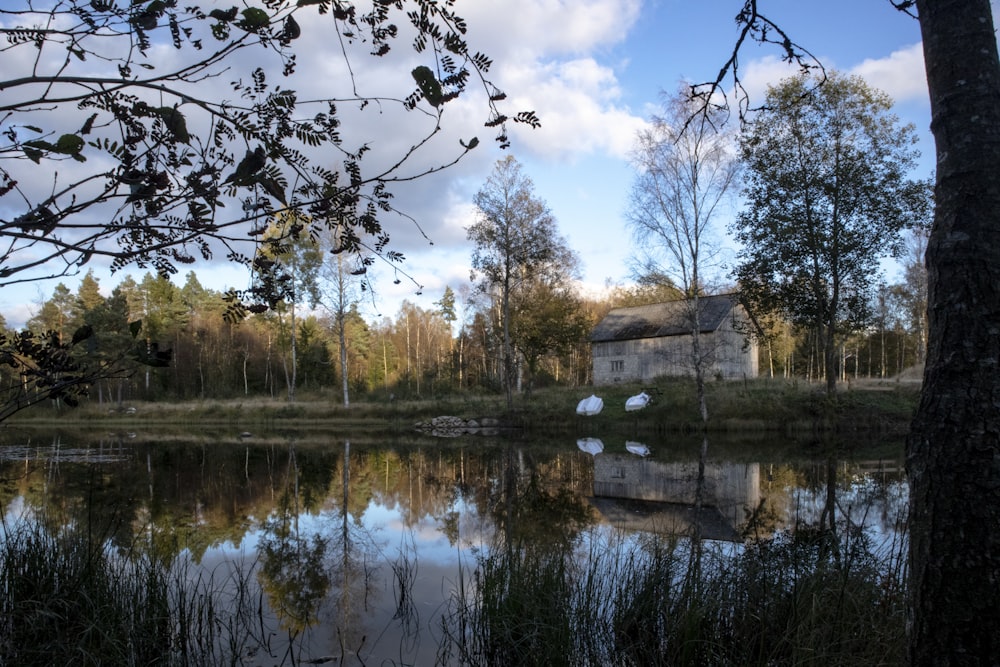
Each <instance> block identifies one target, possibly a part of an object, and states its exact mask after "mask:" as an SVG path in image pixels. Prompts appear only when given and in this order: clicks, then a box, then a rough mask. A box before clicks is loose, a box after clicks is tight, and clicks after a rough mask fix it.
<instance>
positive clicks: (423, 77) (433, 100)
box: [410, 65, 444, 107]
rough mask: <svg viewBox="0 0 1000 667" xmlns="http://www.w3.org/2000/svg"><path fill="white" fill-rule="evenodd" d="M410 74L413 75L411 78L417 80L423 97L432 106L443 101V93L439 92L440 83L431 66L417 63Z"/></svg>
mask: <svg viewBox="0 0 1000 667" xmlns="http://www.w3.org/2000/svg"><path fill="white" fill-rule="evenodd" d="M410 74H412V75H413V80H414V81H416V82H417V87H418V88H420V92H421V93H423V94H424V99H426V100H427V101H428V102H429V103H430V104H431V105H432V106H435V107H439V106H441V104H442V103H443V102H444V94H443V93H442V92H441V84H440V83H439V82H438V80H437V78H436V77H435V76H434V72H432V71H431V68H430V67H427V66H426V65H419V66H417V67H414V68H413V71H412V72H410Z"/></svg>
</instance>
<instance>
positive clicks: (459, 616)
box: [444, 529, 905, 666]
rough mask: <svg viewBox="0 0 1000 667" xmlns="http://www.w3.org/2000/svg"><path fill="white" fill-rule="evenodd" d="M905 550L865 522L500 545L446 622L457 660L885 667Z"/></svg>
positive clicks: (899, 639)
mask: <svg viewBox="0 0 1000 667" xmlns="http://www.w3.org/2000/svg"><path fill="white" fill-rule="evenodd" d="M903 552H904V550H903V549H902V548H900V546H899V544H896V543H894V544H892V545H890V546H889V547H888V548H879V549H876V548H875V546H874V545H873V544H872V542H871V540H870V538H869V537H868V536H867V535H866V534H865V533H864V531H862V530H860V529H857V530H851V531H850V532H849V533H848V534H846V535H844V536H843V537H841V536H838V535H837V534H836V533H832V532H829V531H815V530H809V529H802V530H800V531H798V532H796V533H794V534H781V535H778V536H775V537H770V538H767V539H757V540H753V541H750V542H748V543H747V544H745V545H740V546H734V545H727V546H726V547H722V546H718V545H715V546H712V545H708V544H706V543H703V542H698V541H693V540H690V539H686V538H676V537H673V538H668V537H655V536H650V535H647V536H644V537H642V538H634V537H633V538H626V537H625V536H623V535H621V534H615V535H608V536H606V537H603V538H598V539H594V540H593V541H592V542H591V544H590V545H589V546H588V547H586V548H584V549H582V550H581V549H579V548H577V549H576V550H572V551H567V550H565V549H561V548H557V549H552V550H548V551H544V550H543V551H539V550H537V549H526V548H523V547H522V548H518V547H514V546H510V545H500V546H499V547H497V548H494V549H488V550H484V551H483V552H482V553H481V555H480V556H479V559H478V562H477V563H476V566H475V568H474V569H473V570H472V571H471V572H469V573H467V575H466V576H467V578H468V579H470V581H469V582H467V583H464V584H463V586H462V590H463V596H462V597H459V596H456V597H455V598H453V599H452V602H451V609H450V613H449V614H448V615H446V617H445V621H444V630H445V632H444V642H445V643H446V644H448V645H449V647H448V649H447V650H446V651H445V652H444V653H445V654H447V655H451V656H458V657H460V662H461V664H465V665H483V666H485V665H496V664H519V665H521V664H523V665H543V664H544V665H623V666H626V665H629V666H630V665H862V664H863V665H889V664H902V662H903V661H904V657H905V654H904V645H905V640H904V615H905V614H904V600H905V598H904V594H903V593H904V591H903V582H904V581H905V572H904V568H903V563H904V559H903Z"/></svg>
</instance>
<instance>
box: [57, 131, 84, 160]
mask: <svg viewBox="0 0 1000 667" xmlns="http://www.w3.org/2000/svg"><path fill="white" fill-rule="evenodd" d="M83 146H84V141H83V137H79V136H77V135H75V134H64V135H62V136H61V137H59V139H58V141H56V146H55V149H54V150H55V152H57V153H62V154H64V155H76V154H78V153H79V152H80V151H81V150H83Z"/></svg>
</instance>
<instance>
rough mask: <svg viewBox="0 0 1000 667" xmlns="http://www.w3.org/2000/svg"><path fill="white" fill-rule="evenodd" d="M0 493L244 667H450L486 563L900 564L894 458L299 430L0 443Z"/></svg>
mask: <svg viewBox="0 0 1000 667" xmlns="http://www.w3.org/2000/svg"><path fill="white" fill-rule="evenodd" d="M0 484H2V486H0V489H2V494H3V498H2V500H3V508H4V521H5V526H6V529H7V530H11V529H12V527H14V526H17V525H20V524H24V523H30V522H40V523H42V524H44V526H46V527H47V529H48V530H58V529H59V527H66V526H78V527H79V526H86V527H87V530H88V532H89V533H90V534H97V535H100V536H102V537H101V539H104V540H106V543H107V548H108V549H109V550H116V552H121V553H134V552H142V553H146V554H153V555H154V556H155V559H156V560H157V561H158V562H162V563H166V564H168V566H169V567H170V568H171V571H172V572H174V573H175V576H178V577H181V578H183V580H185V581H188V582H189V583H190V584H191V586H192V587H193V590H195V591H197V590H208V591H210V592H211V593H212V594H214V595H216V596H217V599H219V600H228V601H229V602H228V603H227V604H232V605H234V608H235V609H236V610H235V611H233V612H232V616H231V617H227V618H230V620H229V621H227V622H226V623H222V624H220V627H222V626H225V628H227V630H226V631H225V632H223V631H219V632H218V633H217V634H215V635H213V637H214V639H213V641H215V642H216V645H215V646H213V647H210V648H206V647H203V650H205V651H207V652H212V651H215V652H216V653H215V655H220V654H221V653H220V652H222V651H226V650H229V651H231V652H232V654H233V655H234V656H236V657H233V658H232V660H234V664H246V665H277V664H285V665H297V664H331V665H333V664H336V665H360V664H365V665H404V664H416V665H433V664H437V663H447V664H459V663H460V662H462V661H461V660H460V659H459V658H458V657H456V654H455V653H454V652H451V653H449V652H447V651H444V650H443V649H442V647H443V646H447V645H449V642H451V645H452V648H454V640H455V638H456V637H461V636H462V633H463V632H467V630H463V628H462V627H461V623H463V622H464V620H465V616H463V613H462V612H463V608H464V609H466V610H467V607H464V605H467V604H468V602H469V601H470V600H475V599H477V598H476V594H475V588H476V586H477V585H480V584H481V581H482V580H481V579H480V578H479V577H478V576H477V566H478V565H479V564H480V563H481V559H482V558H483V557H484V554H488V553H490V551H491V550H493V549H495V548H496V547H497V545H498V544H501V543H505V544H510V543H514V542H516V543H517V544H518V545H530V548H532V549H550V548H551V549H556V548H567V549H572V550H575V551H574V553H576V554H578V557H579V558H581V559H583V560H586V559H587V558H588V556H587V554H588V553H590V554H593V553H594V551H593V550H594V546H593V545H595V544H598V543H600V544H608V543H611V542H612V541H615V540H619V541H625V542H628V541H629V540H637V539H640V538H641V537H643V536H648V535H658V536H675V542H674V543H675V544H680V545H681V548H683V545H684V544H690V541H691V540H697V541H698V544H699V545H702V544H704V545H709V546H710V547H711V548H713V549H716V550H718V551H719V552H720V553H730V552H733V551H734V550H739V549H741V548H742V545H743V544H744V543H745V539H746V538H747V536H748V535H749V536H757V537H762V538H766V537H769V536H773V535H776V534H782V533H789V532H792V531H795V530H797V529H801V528H803V527H809V528H815V527H817V526H827V527H829V526H833V527H835V528H838V529H839V530H845V527H847V526H848V525H849V524H851V525H854V526H863V528H864V531H865V533H866V534H868V535H870V536H871V537H872V539H873V540H874V541H875V542H876V543H885V544H888V545H890V546H889V547H888V548H896V549H898V548H899V545H900V544H901V538H900V534H901V531H902V526H903V525H904V523H905V515H906V496H907V489H906V482H905V474H904V472H903V462H902V443H901V442H891V441H890V442H871V443H864V444H859V443H857V442H852V443H850V444H849V446H848V444H847V443H837V442H836V441H832V442H831V441H809V440H799V441H792V440H789V439H787V438H778V439H776V437H775V436H767V437H761V436H754V437H748V438H734V437H727V438H722V437H715V436H713V437H712V438H710V439H709V440H708V441H705V440H703V439H702V438H701V436H680V435H674V436H656V437H646V436H643V437H638V436H637V437H635V439H631V438H626V437H624V436H619V435H615V436H607V435H604V436H602V437H600V438H589V437H581V436H577V435H567V436H561V437H552V436H545V437H544V438H526V437H523V436H511V437H487V436H476V435H466V436H462V437H456V438H433V437H430V436H426V435H419V434H414V435H412V436H400V437H392V438H374V437H372V436H370V435H364V434H359V435H358V436H357V437H351V434H350V433H348V432H341V431H326V430H323V429H318V428H308V429H307V428H303V429H295V428H288V429H284V430H274V431H270V432H254V433H239V432H235V431H233V430H227V429H222V428H219V429H212V428H203V429H193V428H192V429H191V430H187V431H186V430H182V429H165V428H164V429H162V430H157V431H149V432H147V431H142V430H137V431H135V432H132V431H121V432H107V431H100V432H98V431H93V432H92V431H88V430H84V429H66V430H58V431H56V430H41V429H21V428H16V427H13V426H8V427H6V428H3V429H0ZM848 522H849V523H848ZM893 545H895V546H893ZM579 554H582V555H579ZM591 557H592V556H591ZM198 586H201V587H202V588H201V589H198V588H197V587H198ZM237 597H238V598H239V600H238V601H235V602H234V600H237ZM246 600H250V601H256V602H255V603H254V602H250V603H248V602H246ZM241 605H245V606H243V607H241ZM215 613H217V614H221V615H222V616H224V617H226V614H228V613H230V612H228V611H227V612H220V611H219V610H218V608H216V609H215ZM241 614H242V616H241ZM240 624H242V625H241V628H243V629H241V630H239V632H237V631H236V630H233V629H232V628H234V627H236V626H237V625H240ZM243 626H246V627H243ZM227 632H228V634H227ZM237 635H238V637H237ZM446 639H448V641H446ZM466 662H468V661H466Z"/></svg>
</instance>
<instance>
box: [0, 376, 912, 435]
mask: <svg viewBox="0 0 1000 667" xmlns="http://www.w3.org/2000/svg"><path fill="white" fill-rule="evenodd" d="M642 389H646V390H648V391H649V392H650V393H651V394H652V395H653V400H652V402H651V403H650V405H648V406H647V407H646V408H644V409H643V410H641V411H636V412H626V411H625V400H626V399H627V398H628V397H629V396H631V395H633V394H636V393H638V392H639V391H640V390H642ZM707 390H708V408H709V415H710V423H709V424H708V430H709V431H710V432H718V433H748V432H751V433H752V432H759V433H769V432H774V433H786V434H801V433H836V434H841V435H850V434H854V433H859V434H860V433H864V434H869V435H871V434H877V435H897V436H898V435H902V434H904V433H905V432H906V430H907V428H908V427H909V423H910V418H911V416H912V414H913V410H914V408H915V407H916V403H917V399H918V395H919V385H917V384H915V383H898V382H884V383H878V382H866V383H858V382H855V383H850V384H846V385H842V386H841V387H840V389H839V390H838V391H837V393H836V394H834V395H833V396H827V395H826V392H825V391H824V388H823V387H822V386H821V385H818V384H810V383H806V382H803V381H786V380H764V379H758V380H752V381H746V382H711V383H709V385H708V387H707ZM591 393H594V394H597V395H598V396H600V397H601V398H602V399H603V400H604V410H603V411H602V412H601V413H600V414H598V415H594V416H590V417H581V416H579V415H577V414H576V406H577V403H578V402H579V401H580V400H581V399H583V398H585V397H587V396H589V395H590V394H591ZM440 415H456V416H459V417H462V418H465V419H480V418H483V417H492V418H496V419H499V420H500V422H501V424H502V425H503V426H504V427H508V428H515V429H520V430H524V431H528V432H535V433H557V432H558V433H584V432H585V433H586V434H587V435H601V434H605V433H607V434H614V433H623V432H627V433H672V432H696V431H698V430H700V429H701V423H700V419H699V417H698V412H697V402H696V399H695V389H694V383H693V382H692V381H691V380H683V379H664V380H660V381H658V382H654V383H650V384H649V385H646V386H640V385H638V384H636V385H631V384H629V385H619V386H614V387H598V388H594V387H576V388H568V387H552V388H544V389H539V390H536V391H534V392H532V393H531V394H530V395H526V394H520V395H518V396H517V397H516V398H515V401H514V407H513V410H511V411H508V410H507V409H506V405H505V404H504V401H503V398H502V397H501V396H498V395H489V394H473V393H462V394H457V395H456V394H449V395H441V396H425V397H421V398H415V399H404V400H371V399H368V400H366V399H361V400H357V401H354V402H352V403H351V405H350V407H347V408H345V407H344V406H343V405H341V404H340V403H339V402H338V401H337V400H336V398H335V397H334V395H332V394H331V395H329V396H324V395H319V396H317V395H312V396H309V395H306V396H302V397H301V398H300V399H298V400H297V401H296V402H294V403H289V402H288V401H287V400H285V399H283V398H279V399H261V398H249V399H244V400H240V399H234V400H225V401H215V400H192V401H187V402H129V403H126V404H124V405H121V406H118V405H114V406H111V405H108V404H104V405H98V404H97V403H89V404H84V405H82V406H81V407H78V408H72V409H70V408H63V407H55V406H51V405H40V406H36V407H35V408H33V409H31V410H27V411H24V412H21V413H19V414H18V415H16V416H15V417H14V418H13V419H12V420H11V421H12V422H14V423H21V424H39V425H43V424H52V423H58V424H60V425H65V424H67V423H79V424H93V425H94V426H101V427H102V428H103V427H104V426H105V425H109V424H110V425H113V426H116V427H121V428H128V427H129V426H130V425H137V426H138V425H142V426H150V425H198V426H220V427H226V428H236V429H243V428H246V429H252V428H261V427H280V426H282V425H290V424H294V425H296V426H317V427H322V426H336V427H338V428H345V429H351V430H352V431H362V432H363V431H368V432H387V431H391V432H403V431H410V430H412V429H413V426H414V424H416V423H418V422H421V421H425V420H429V419H431V418H433V417H437V416H440Z"/></svg>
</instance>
